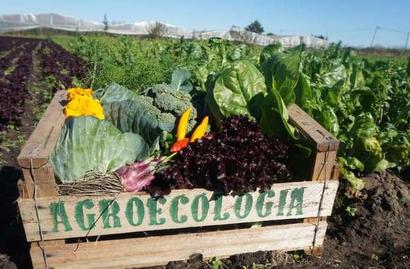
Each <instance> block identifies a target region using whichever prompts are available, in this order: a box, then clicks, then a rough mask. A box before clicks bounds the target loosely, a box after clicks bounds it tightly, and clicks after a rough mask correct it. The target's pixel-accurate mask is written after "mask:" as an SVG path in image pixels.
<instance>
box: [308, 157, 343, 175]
mask: <svg viewBox="0 0 410 269" xmlns="http://www.w3.org/2000/svg"><path fill="white" fill-rule="evenodd" d="M336 157H337V151H322V152H320V151H318V152H316V155H315V160H314V162H313V171H312V176H311V177H312V180H325V179H331V177H332V173H333V169H334V166H335V163H336Z"/></svg>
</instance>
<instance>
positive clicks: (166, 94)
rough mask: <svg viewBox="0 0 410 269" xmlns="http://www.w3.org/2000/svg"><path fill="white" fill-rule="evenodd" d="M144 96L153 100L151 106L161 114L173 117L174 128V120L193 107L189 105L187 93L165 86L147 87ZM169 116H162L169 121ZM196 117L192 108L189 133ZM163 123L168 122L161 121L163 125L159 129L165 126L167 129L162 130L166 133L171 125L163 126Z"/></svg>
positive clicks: (189, 99) (195, 112)
mask: <svg viewBox="0 0 410 269" xmlns="http://www.w3.org/2000/svg"><path fill="white" fill-rule="evenodd" d="M144 95H145V96H146V97H149V98H152V99H153V105H154V106H155V107H156V108H158V109H159V110H160V111H161V112H162V114H164V113H169V114H170V115H172V116H173V117H174V124H173V126H175V119H176V118H179V117H180V116H181V115H182V113H183V112H184V111H185V110H186V109H188V108H189V107H193V106H192V103H191V96H190V95H189V94H188V93H185V92H183V91H177V90H175V89H173V88H172V87H170V86H169V85H167V84H157V85H154V86H152V87H149V88H147V89H146V90H145V91H144ZM170 115H166V116H164V119H165V118H167V119H170ZM196 116H197V111H196V109H195V108H193V109H192V113H191V116H190V120H189V125H188V131H190V130H191V129H192V128H193V127H194V126H195V124H196V121H195V119H196ZM161 117H162V115H161ZM165 122H168V121H167V120H162V123H163V124H160V128H161V129H163V128H162V127H165V126H166V127H167V128H166V129H163V130H165V131H167V130H169V127H170V126H171V124H169V123H167V124H165ZM161 126H162V127H161ZM172 129H173V128H171V131H172Z"/></svg>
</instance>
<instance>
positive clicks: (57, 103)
mask: <svg viewBox="0 0 410 269" xmlns="http://www.w3.org/2000/svg"><path fill="white" fill-rule="evenodd" d="M64 100H66V91H58V92H57V93H56V94H55V96H54V98H53V100H52V101H51V103H50V105H49V106H48V107H47V110H46V112H45V113H44V115H43V117H42V118H41V120H40V121H39V123H38V124H37V126H36V128H35V129H34V131H33V133H32V134H31V135H30V137H29V139H28V140H27V142H26V144H25V145H24V147H23V149H22V150H21V152H20V155H19V156H18V158H17V160H18V162H19V164H20V166H21V167H22V168H29V167H30V159H32V162H33V168H38V167H41V166H43V165H45V164H46V163H47V162H48V158H49V156H50V155H51V152H52V151H53V150H54V146H55V144H56V143H57V140H58V138H59V136H60V133H61V129H62V126H63V124H64V120H65V118H64V115H63V105H62V104H61V102H64Z"/></svg>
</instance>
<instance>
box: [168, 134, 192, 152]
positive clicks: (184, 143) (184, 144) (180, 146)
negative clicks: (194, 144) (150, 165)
mask: <svg viewBox="0 0 410 269" xmlns="http://www.w3.org/2000/svg"><path fill="white" fill-rule="evenodd" d="M188 143H189V139H188V138H187V137H186V138H184V139H181V140H178V141H177V142H175V143H174V144H173V145H172V146H171V149H170V151H171V152H178V151H180V150H181V149H183V148H186V147H187V146H188Z"/></svg>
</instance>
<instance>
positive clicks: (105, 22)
mask: <svg viewBox="0 0 410 269" xmlns="http://www.w3.org/2000/svg"><path fill="white" fill-rule="evenodd" d="M102 23H103V24H104V31H107V30H108V18H107V14H104V20H103V21H102Z"/></svg>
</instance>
